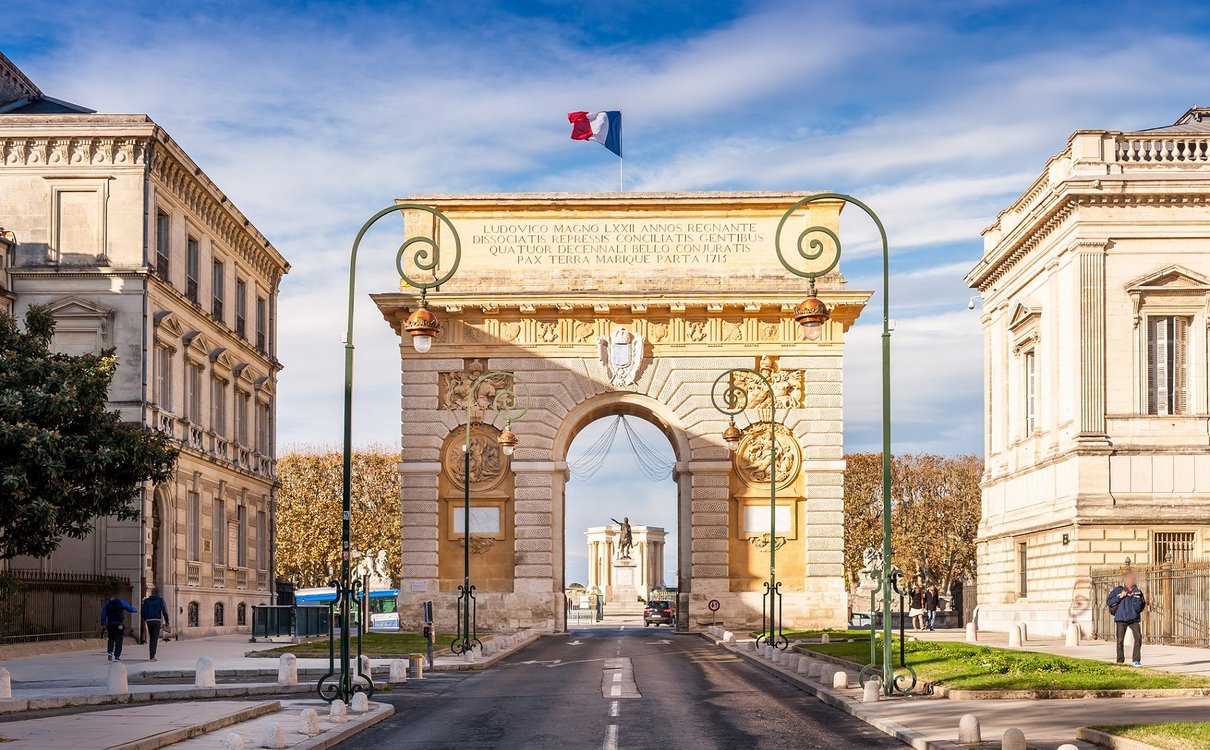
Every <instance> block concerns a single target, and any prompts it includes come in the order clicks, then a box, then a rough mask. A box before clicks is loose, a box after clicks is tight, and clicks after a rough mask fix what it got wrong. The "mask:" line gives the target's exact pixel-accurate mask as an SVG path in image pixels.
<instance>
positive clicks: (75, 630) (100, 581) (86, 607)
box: [0, 570, 132, 643]
mask: <svg viewBox="0 0 1210 750" xmlns="http://www.w3.org/2000/svg"><path fill="white" fill-rule="evenodd" d="M114 590H117V592H118V595H119V596H122V597H124V598H126V599H127V600H129V599H130V596H131V590H132V589H131V585H130V581H128V580H127V579H125V578H118V577H115V576H100V575H93V574H90V573H47V572H43V571H40V570H8V571H4V572H3V573H0V643H20V642H24V641H45V640H56V639H63V638H97V637H99V636H100V632H101V624H100V623H101V606H102V605H103V604H104V603H105V600H106V599H107V598H109V595H110V594H111V593H112V592H113V591H114Z"/></svg>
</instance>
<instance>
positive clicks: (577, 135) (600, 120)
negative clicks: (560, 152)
mask: <svg viewBox="0 0 1210 750" xmlns="http://www.w3.org/2000/svg"><path fill="white" fill-rule="evenodd" d="M567 121H568V122H570V123H571V139H572V140H573V141H596V142H597V143H599V144H601V145H602V146H604V147H605V148H607V149H609V150H610V151H612V152H614V153H615V154H617V155H618V158H619V159H620V158H622V113H621V112H616V111H615V112H568V113H567Z"/></svg>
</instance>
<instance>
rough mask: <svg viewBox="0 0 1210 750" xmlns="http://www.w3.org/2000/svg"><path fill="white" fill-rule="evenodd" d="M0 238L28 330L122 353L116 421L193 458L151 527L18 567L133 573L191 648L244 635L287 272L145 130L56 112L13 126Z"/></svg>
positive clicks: (185, 159)
mask: <svg viewBox="0 0 1210 750" xmlns="http://www.w3.org/2000/svg"><path fill="white" fill-rule="evenodd" d="M4 65H8V66H10V67H11V63H9V62H8V61H7V59H0V67H3V66H4ZM3 77H4V76H0V78H3ZM8 78H9V79H11V80H19V79H18V77H17V76H15V75H12V74H10V75H9V76H8ZM23 78H24V77H23V76H21V77H20V79H23ZM38 95H39V96H40V92H38ZM17 104H20V103H19V102H18V103H17ZM4 110H5V108H4V107H0V111H4ZM31 112H32V114H31ZM0 226H3V227H4V228H5V230H7V231H8V232H10V233H11V234H9V235H8V236H9V237H10V238H11V240H12V241H13V243H14V247H13V248H12V251H11V256H12V257H11V263H10V267H9V268H8V269H7V275H8V281H7V283H6V282H5V281H4V277H3V276H0V300H2V299H4V295H5V291H4V290H5V288H6V287H7V288H9V289H11V292H12V296H13V300H14V302H13V312H14V313H15V314H16V315H18V316H20V315H22V314H23V312H24V311H25V310H26V309H27V308H28V307H29V306H30V305H34V304H42V305H49V306H50V307H51V309H52V310H53V311H54V313H55V316H56V318H57V321H58V325H57V329H56V333H55V341H54V345H55V347H56V348H57V349H58V350H60V351H63V352H68V353H78V352H83V351H93V350H98V349H102V348H114V349H115V350H116V352H117V355H118V357H119V364H118V368H117V372H116V374H115V376H114V380H113V384H112V386H111V388H110V393H109V396H110V406H111V408H114V409H117V410H118V411H119V412H120V413H121V414H122V416H123V418H124V419H126V420H127V421H129V422H138V423H142V424H144V425H146V426H147V427H149V428H151V429H155V430H160V431H162V432H164V433H166V434H168V435H169V436H171V437H172V438H174V439H175V440H176V441H177V443H178V444H179V447H180V449H181V455H180V460H179V462H178V465H177V470H176V475H175V477H174V478H173V479H172V480H171V481H170V482H168V483H166V484H164V485H160V486H158V487H147V488H146V489H145V491H144V492H143V494H142V498H141V500H139V501H138V502H139V503H140V505H141V508H142V511H143V513H142V519H141V520H138V521H132V522H119V521H116V520H113V519H104V518H103V519H99V520H98V521H97V522H96V529H95V531H94V533H92V534H91V535H90V536H88V537H87V538H85V539H82V540H71V539H67V540H64V542H63V544H62V546H61V547H60V549H59V550H58V551H57V552H55V553H54V554H53V555H51V556H50V557H49V558H46V559H42V560H33V559H15V560H12V561H10V563H9V565H10V567H12V568H42V569H46V570H55V571H70V572H87V573H103V574H109V575H116V576H121V577H124V578H127V579H129V580H130V581H131V583H132V584H133V587H134V596H135V597H136V598H139V597H141V596H143V595H144V593H145V592H146V591H147V589H148V588H149V587H150V586H151V585H152V584H155V585H158V586H159V588H160V591H161V593H162V594H163V596H164V597H165V599H166V600H167V602H168V605H169V607H170V610H171V612H173V613H174V614H173V615H172V623H173V626H174V632H176V633H178V634H180V635H181V636H185V637H189V636H201V635H209V634H215V633H230V632H238V631H243V632H247V630H248V628H249V626H250V624H251V607H252V605H254V604H268V603H270V601H271V596H272V593H271V586H272V581H273V575H272V571H273V544H272V534H273V514H274V492H275V487H276V478H275V472H274V455H275V446H274V424H275V389H276V382H277V373H278V371H279V370H280V369H281V366H280V364H279V363H278V361H277V359H276V357H275V351H276V334H275V330H276V300H277V293H278V286H279V284H280V282H281V278H282V276H283V275H284V274H285V273H286V272H287V270H288V269H289V265H288V264H287V263H286V261H285V259H284V258H282V256H281V255H280V254H279V253H278V252H277V250H275V249H274V248H273V246H272V245H271V244H270V243H269V242H268V240H266V239H265V238H264V236H262V235H261V234H260V233H259V232H258V231H257V230H256V229H255V228H254V227H253V226H252V225H251V224H250V223H249V222H248V220H247V219H246V218H245V217H244V215H243V214H241V213H240V212H239V211H238V210H237V209H236V208H235V207H234V206H233V205H232V203H231V201H230V200H229V199H228V198H227V197H226V196H225V195H224V194H223V193H222V192H221V191H220V190H219V189H218V187H217V186H216V185H215V184H214V183H212V182H211V181H210V180H209V179H208V178H207V177H206V175H205V173H204V172H202V170H201V169H200V168H199V167H198V166H197V165H196V164H194V163H193V161H192V160H191V159H190V158H189V156H188V155H187V154H186V153H185V152H184V151H183V150H182V149H181V147H180V146H178V145H177V144H176V143H175V142H174V141H173V140H172V139H171V138H170V137H169V136H168V134H167V133H165V132H164V130H163V129H162V128H160V127H159V126H158V125H156V124H155V123H154V122H152V121H151V120H150V119H149V118H148V117H146V116H144V115H103V114H94V113H90V112H89V111H88V110H85V109H83V108H80V107H76V106H75V105H67V104H66V103H60V102H57V100H42V99H37V100H35V101H34V102H32V103H31V104H28V105H22V106H18V107H15V108H11V107H10V108H8V109H7V111H4V113H3V114H0ZM2 247H3V245H0V248H2Z"/></svg>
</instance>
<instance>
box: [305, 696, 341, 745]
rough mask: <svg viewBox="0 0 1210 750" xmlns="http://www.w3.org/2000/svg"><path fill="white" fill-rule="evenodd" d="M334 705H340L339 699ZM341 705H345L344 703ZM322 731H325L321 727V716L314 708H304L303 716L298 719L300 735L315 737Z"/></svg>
mask: <svg viewBox="0 0 1210 750" xmlns="http://www.w3.org/2000/svg"><path fill="white" fill-rule="evenodd" d="M333 703H340V699H339V698H337V699H336V700H335V701H333ZM341 705H344V704H343V703H342V704H341ZM322 731H323V729H322V728H321V727H320V726H319V714H318V713H316V712H315V709H313V708H304V709H303V712H302V715H301V716H299V717H298V732H299V734H305V735H307V736H308V737H314V736H315V735H317V734H319V733H320V732H322Z"/></svg>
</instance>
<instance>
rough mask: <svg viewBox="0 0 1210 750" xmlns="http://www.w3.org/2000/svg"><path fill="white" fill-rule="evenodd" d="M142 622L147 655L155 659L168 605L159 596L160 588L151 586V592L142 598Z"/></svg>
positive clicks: (164, 625)
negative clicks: (146, 640) (145, 632)
mask: <svg viewBox="0 0 1210 750" xmlns="http://www.w3.org/2000/svg"><path fill="white" fill-rule="evenodd" d="M142 609H143V622H144V623H145V624H146V625H147V638H148V642H147V655H148V656H150V657H151V660H152V661H155V660H156V659H155V652H156V649H157V648H159V645H160V629H161V628H167V627H168V605H167V604H165V603H164V598H163V597H162V596H160V590H159V589H157V588H156V587H155V586H152V587H151V593H149V594H148V595H147V598H146V599H144V600H143V606H142Z"/></svg>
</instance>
